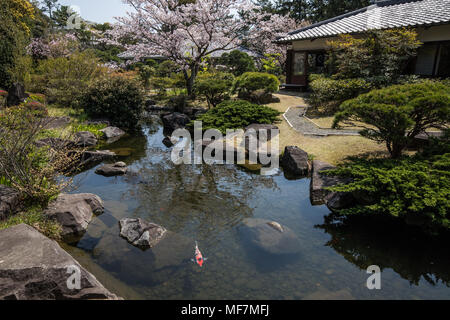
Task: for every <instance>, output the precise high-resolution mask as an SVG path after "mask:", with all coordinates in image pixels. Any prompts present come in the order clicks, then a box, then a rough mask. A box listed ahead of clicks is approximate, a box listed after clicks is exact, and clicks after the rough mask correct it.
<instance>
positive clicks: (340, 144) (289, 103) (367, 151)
mask: <svg viewBox="0 0 450 320" xmlns="http://www.w3.org/2000/svg"><path fill="white" fill-rule="evenodd" d="M276 96H277V97H278V98H280V100H281V102H279V103H272V104H269V106H270V107H272V108H274V109H276V110H278V111H281V112H283V113H284V112H285V111H286V110H287V109H288V108H289V107H293V106H300V105H306V103H305V101H304V100H303V98H302V97H300V96H291V95H285V94H276ZM280 118H281V122H280V123H278V124H277V125H278V127H279V128H280V148H281V152H283V150H284V148H285V147H286V146H298V147H299V148H301V149H303V150H305V151H306V152H308V153H309V154H311V155H313V156H314V158H315V159H317V160H322V161H326V162H329V163H331V164H337V163H339V162H341V161H342V160H344V159H345V158H346V157H348V156H356V155H370V156H388V155H389V153H388V152H387V150H386V147H385V146H384V145H383V144H378V143H376V142H374V141H372V140H369V139H366V138H364V137H361V136H330V137H312V136H305V135H302V134H301V133H299V132H297V131H295V130H294V129H293V128H291V127H290V126H289V124H288V123H287V122H286V120H284V118H283V117H282V116H281V117H280ZM316 120H318V119H314V122H316ZM326 121H329V120H326ZM324 123H326V122H325V121H324ZM324 127H326V126H324Z"/></svg>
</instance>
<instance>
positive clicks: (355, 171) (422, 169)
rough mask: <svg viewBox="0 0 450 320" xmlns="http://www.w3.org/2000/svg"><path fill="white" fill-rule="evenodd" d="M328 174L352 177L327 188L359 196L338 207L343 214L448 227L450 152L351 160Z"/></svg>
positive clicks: (428, 227) (433, 227) (449, 218)
mask: <svg viewBox="0 0 450 320" xmlns="http://www.w3.org/2000/svg"><path fill="white" fill-rule="evenodd" d="M328 174H333V175H336V174H337V175H340V176H344V177H349V178H351V179H352V180H353V182H352V183H350V184H348V185H345V186H337V187H333V188H330V190H332V191H338V192H351V193H353V194H354V195H355V198H356V199H357V200H358V199H360V200H359V201H356V202H355V203H354V206H353V207H352V208H350V209H345V210H340V211H339V213H340V214H342V215H361V214H362V215H372V216H389V217H392V218H394V219H399V220H405V221H406V222H408V223H413V224H418V225H421V226H423V227H425V228H427V229H429V230H430V229H431V230H433V229H436V228H437V229H439V228H445V229H450V201H448V199H450V153H447V154H444V155H438V156H434V157H431V158H430V159H423V158H422V157H414V158H403V159H398V160H393V159H371V160H366V159H352V161H351V162H349V163H346V164H344V165H342V166H341V167H340V168H338V169H336V170H332V171H329V172H328ZM361 199H364V200H363V201H362V200H361Z"/></svg>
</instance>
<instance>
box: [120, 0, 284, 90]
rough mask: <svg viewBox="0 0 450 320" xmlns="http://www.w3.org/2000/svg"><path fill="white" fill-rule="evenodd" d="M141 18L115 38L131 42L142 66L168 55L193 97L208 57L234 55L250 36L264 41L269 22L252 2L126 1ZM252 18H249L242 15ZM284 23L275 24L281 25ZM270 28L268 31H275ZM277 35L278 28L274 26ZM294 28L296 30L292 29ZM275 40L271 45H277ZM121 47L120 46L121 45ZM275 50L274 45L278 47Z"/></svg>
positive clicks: (132, 18) (131, 16)
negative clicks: (147, 60) (223, 53)
mask: <svg viewBox="0 0 450 320" xmlns="http://www.w3.org/2000/svg"><path fill="white" fill-rule="evenodd" d="M126 2H127V3H128V4H130V5H131V6H133V7H134V8H135V11H136V12H135V13H128V16H127V17H123V18H119V21H120V22H121V25H120V26H118V27H117V28H116V29H115V30H114V32H112V34H113V35H115V38H116V39H118V40H120V39H121V38H123V37H131V38H132V39H134V40H135V43H134V44H130V45H126V49H127V50H128V51H129V52H131V53H132V54H133V55H134V56H135V58H136V59H137V60H138V59H140V58H142V57H145V56H146V55H163V56H165V57H167V58H168V59H170V60H172V61H174V62H176V63H177V64H179V66H180V67H181V69H182V72H183V75H184V78H185V82H186V88H187V92H188V94H189V95H190V96H192V94H193V90H194V83H195V79H196V77H197V75H198V72H199V70H200V66H201V65H202V63H203V61H204V59H205V57H207V56H209V55H210V54H212V53H213V52H216V51H220V50H232V49H234V48H237V47H238V46H240V45H241V44H242V42H243V41H242V38H243V35H245V33H247V34H252V35H255V36H254V37H253V40H256V39H258V36H257V34H259V30H260V28H256V27H255V25H257V23H258V22H260V21H262V20H264V19H266V20H267V16H266V15H265V16H263V17H261V15H260V14H259V13H260V12H257V11H256V9H257V8H256V7H255V6H254V5H253V4H251V3H250V1H248V0H198V1H195V2H194V3H191V2H190V1H189V3H180V2H179V1H175V0H126ZM239 12H240V13H242V12H246V13H247V15H246V16H247V18H248V16H249V15H250V16H251V17H250V19H244V18H242V15H238V14H237V13H239ZM280 19H282V17H278V16H275V17H273V16H272V19H269V21H272V22H276V23H277V24H280V23H279V20H280ZM249 21H250V23H249ZM268 27H269V23H266V25H265V29H264V31H265V32H267V31H268V30H269V29H268ZM270 27H271V29H272V30H273V29H277V28H278V27H277V25H276V24H272V25H270ZM291 27H292V26H291ZM272 39H273V38H271V39H270V40H267V41H271V40H272ZM117 43H119V42H117ZM272 45H273V44H272Z"/></svg>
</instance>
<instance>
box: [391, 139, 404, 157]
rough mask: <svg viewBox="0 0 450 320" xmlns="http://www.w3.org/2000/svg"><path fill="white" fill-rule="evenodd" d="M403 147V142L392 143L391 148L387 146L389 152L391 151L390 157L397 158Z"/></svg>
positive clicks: (400, 154)
mask: <svg viewBox="0 0 450 320" xmlns="http://www.w3.org/2000/svg"><path fill="white" fill-rule="evenodd" d="M403 149H405V145H404V144H403V143H398V142H397V143H396V142H393V143H392V148H389V152H390V153H391V157H392V158H393V159H398V158H400V157H401V156H402V151H403Z"/></svg>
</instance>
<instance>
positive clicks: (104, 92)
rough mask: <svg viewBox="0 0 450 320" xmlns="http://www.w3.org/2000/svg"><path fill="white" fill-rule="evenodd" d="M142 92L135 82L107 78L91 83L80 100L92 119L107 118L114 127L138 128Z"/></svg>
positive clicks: (142, 101)
mask: <svg viewBox="0 0 450 320" xmlns="http://www.w3.org/2000/svg"><path fill="white" fill-rule="evenodd" d="M144 98H145V96H144V92H143V90H142V88H141V86H140V84H139V82H138V81H136V80H130V79H126V78H122V77H109V78H104V79H101V80H99V81H96V82H94V83H92V84H91V85H90V86H89V88H88V89H87V90H86V92H85V94H84V95H83V97H82V98H81V101H80V102H81V105H82V106H83V107H84V110H85V112H86V113H87V114H88V115H89V116H91V117H93V118H105V117H106V118H108V119H109V120H110V121H111V122H112V123H113V124H114V125H115V126H118V127H123V128H127V129H131V130H132V129H135V128H137V127H138V123H139V119H140V117H141V115H142V111H143V105H144Z"/></svg>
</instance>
